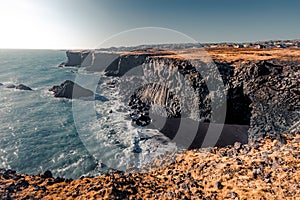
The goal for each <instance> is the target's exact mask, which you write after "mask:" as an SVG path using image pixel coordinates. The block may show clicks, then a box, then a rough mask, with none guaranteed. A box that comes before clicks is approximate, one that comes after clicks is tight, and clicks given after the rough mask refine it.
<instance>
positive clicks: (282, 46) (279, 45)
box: [276, 44, 286, 49]
mask: <svg viewBox="0 0 300 200" xmlns="http://www.w3.org/2000/svg"><path fill="white" fill-rule="evenodd" d="M276 47H277V48H281V49H284V48H286V46H285V45H283V44H277V45H276Z"/></svg>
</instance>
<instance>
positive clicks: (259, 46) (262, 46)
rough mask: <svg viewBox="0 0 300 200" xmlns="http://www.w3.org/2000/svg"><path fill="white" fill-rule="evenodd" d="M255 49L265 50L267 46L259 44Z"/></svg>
mask: <svg viewBox="0 0 300 200" xmlns="http://www.w3.org/2000/svg"><path fill="white" fill-rule="evenodd" d="M255 47H256V48H257V49H265V48H266V46H265V45H262V44H257V45H256V46H255Z"/></svg>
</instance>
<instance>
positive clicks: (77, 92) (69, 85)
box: [49, 80, 94, 99]
mask: <svg viewBox="0 0 300 200" xmlns="http://www.w3.org/2000/svg"><path fill="white" fill-rule="evenodd" d="M49 91H52V92H53V93H54V97H59V98H67V99H79V98H91V97H92V98H94V92H92V91H91V90H88V89H86V88H83V87H81V86H80V85H78V84H77V83H74V82H73V81H70V80H66V81H65V82H63V83H62V84H61V85H58V86H53V87H52V88H51V89H50V90H49Z"/></svg>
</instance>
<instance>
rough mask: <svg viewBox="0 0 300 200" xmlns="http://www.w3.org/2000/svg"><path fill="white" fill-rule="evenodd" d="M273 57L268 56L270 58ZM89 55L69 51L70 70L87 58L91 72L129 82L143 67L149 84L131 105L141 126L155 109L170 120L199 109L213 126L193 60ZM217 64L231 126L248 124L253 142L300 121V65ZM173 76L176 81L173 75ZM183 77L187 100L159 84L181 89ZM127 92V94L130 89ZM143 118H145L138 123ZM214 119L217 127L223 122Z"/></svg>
mask: <svg viewBox="0 0 300 200" xmlns="http://www.w3.org/2000/svg"><path fill="white" fill-rule="evenodd" d="M271 54H272V52H269V54H268V55H271ZM85 55H86V52H81V53H78V52H77V54H76V53H70V52H68V53H67V56H68V65H70V64H74V65H78V64H79V63H81V64H82V63H83V61H82V58H83V57H86V58H88V59H87V60H88V62H85V64H86V65H85V66H86V67H87V70H90V71H101V70H104V71H105V72H106V75H107V76H118V77H124V76H126V73H127V72H129V71H132V70H135V69H138V67H139V68H141V69H142V71H143V73H142V74H143V75H144V76H146V77H147V78H148V79H149V80H150V81H149V82H148V83H149V84H147V85H146V86H143V87H140V88H138V89H137V90H136V91H135V93H133V94H132V96H131V99H130V102H129V104H130V106H131V108H132V115H131V116H132V118H133V119H135V120H136V121H139V125H141V124H145V125H147V124H148V123H149V122H150V121H149V109H150V107H151V106H152V105H154V104H160V105H162V106H164V108H165V110H166V112H167V116H168V117H171V118H176V117H180V116H181V115H183V114H185V112H187V113H192V112H193V110H197V109H198V110H199V111H200V114H199V115H198V116H194V117H195V118H197V120H201V121H205V122H209V121H212V116H211V110H212V108H211V95H210V94H209V93H210V92H209V90H208V87H207V85H206V83H205V79H204V78H203V77H202V75H201V74H200V73H199V72H198V71H197V70H196V69H195V67H193V64H192V63H191V62H190V61H188V60H185V59H182V58H177V57H174V56H172V55H173V54H172V53H169V52H163V53H162V52H161V51H158V50H157V52H156V53H155V51H153V50H152V52H150V53H149V51H145V52H136V53H132V52H130V53H121V54H112V53H103V52H100V53H97V52H96V53H95V52H93V53H92V54H90V55H88V56H85ZM276 55H277V54H276ZM214 62H215V64H216V66H217V69H218V71H219V73H220V74H221V77H222V80H223V83H224V85H225V87H224V90H225V92H226V94H227V97H226V99H227V112H226V119H225V123H226V124H241V125H249V126H250V128H249V135H250V136H249V137H250V139H256V138H258V137H260V136H262V135H274V134H279V133H283V132H286V131H288V130H289V129H290V128H291V127H293V126H294V125H295V124H296V123H297V122H298V121H299V120H300V114H299V113H300V98H299V96H300V89H299V85H300V84H299V75H300V70H299V68H300V62H299V61H295V60H294V61H291V60H286V59H285V60H281V59H279V58H276V59H263V60H261V59H260V60H236V61H230V62H227V61H226V60H224V59H223V60H219V59H217V60H214ZM204 64H205V63H204ZM174 72H175V74H176V75H175V77H174V76H172V74H174ZM182 77H183V78H184V81H185V82H186V83H188V84H189V85H190V86H191V88H192V90H191V91H192V92H191V91H183V94H184V95H185V96H186V97H188V98H186V99H187V100H182V99H180V98H179V97H178V95H177V94H175V92H174V90H172V89H170V88H167V87H165V86H164V85H160V84H159V83H160V82H159V80H160V79H164V83H166V85H168V83H170V84H169V85H171V84H172V87H173V88H175V89H176V88H179V87H182V81H180V80H181V78H182ZM157 78H158V79H157ZM174 80H175V82H174ZM171 81H172V83H171ZM123 90H124V91H123V92H124V94H125V93H126V87H125V88H123ZM192 93H193V94H192ZM195 94H196V95H195ZM184 109H187V110H185V111H184ZM139 117H143V118H142V119H141V120H138V118H139ZM188 117H190V116H188ZM143 119H144V121H143ZM213 120H214V121H215V122H218V119H213Z"/></svg>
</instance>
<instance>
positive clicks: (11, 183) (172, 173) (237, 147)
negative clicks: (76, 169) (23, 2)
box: [0, 129, 300, 199]
mask: <svg viewBox="0 0 300 200" xmlns="http://www.w3.org/2000/svg"><path fill="white" fill-rule="evenodd" d="M299 144H300V135H299V129H298V131H296V132H294V133H293V134H292V133H289V134H282V135H278V136H276V137H271V136H266V137H264V138H263V139H262V140H259V141H256V142H250V143H249V144H244V145H242V144H240V143H235V144H234V145H233V146H231V147H226V148H203V149H198V150H190V151H183V152H179V153H177V154H176V155H172V157H171V158H170V159H169V160H168V159H164V161H162V160H158V161H157V162H156V163H155V165H156V167H152V168H150V169H149V171H148V172H139V173H123V172H117V171H111V172H110V173H108V174H104V175H102V176H98V177H81V178H80V179H78V180H71V179H67V180H66V179H63V178H60V177H56V178H54V177H52V174H51V172H49V171H46V172H45V173H43V174H40V175H36V176H32V175H26V174H22V175H20V174H17V173H16V172H15V171H13V170H0V182H1V184H0V198H1V199H43V198H46V199H95V198H97V199H145V198H149V199H157V198H159V199H225V198H226V199H297V197H300V185H299V181H300V159H299V158H300V154H299V152H300V145H299ZM163 162H164V163H163Z"/></svg>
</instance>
